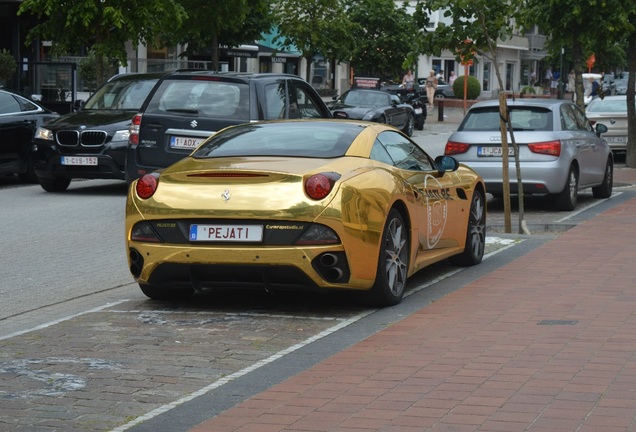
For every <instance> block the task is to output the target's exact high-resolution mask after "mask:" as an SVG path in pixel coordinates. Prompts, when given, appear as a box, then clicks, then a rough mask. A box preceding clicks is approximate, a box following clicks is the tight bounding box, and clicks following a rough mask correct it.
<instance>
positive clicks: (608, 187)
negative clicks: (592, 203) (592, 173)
mask: <svg viewBox="0 0 636 432" xmlns="http://www.w3.org/2000/svg"><path fill="white" fill-rule="evenodd" d="M613 187H614V164H613V163H612V158H611V157H610V158H608V159H607V165H605V175H604V176H603V183H601V184H600V185H599V186H596V187H593V188H592V195H593V196H594V198H609V197H611V196H612V189H613Z"/></svg>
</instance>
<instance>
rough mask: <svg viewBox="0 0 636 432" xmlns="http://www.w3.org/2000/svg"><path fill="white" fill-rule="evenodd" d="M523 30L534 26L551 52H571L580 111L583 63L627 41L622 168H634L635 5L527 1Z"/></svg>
mask: <svg viewBox="0 0 636 432" xmlns="http://www.w3.org/2000/svg"><path fill="white" fill-rule="evenodd" d="M522 20H523V21H522V22H523V24H524V25H525V26H526V27H529V26H533V25H537V26H538V27H539V28H540V29H541V30H542V32H544V33H545V34H546V36H547V40H548V44H549V47H550V49H551V50H552V51H554V50H556V49H557V48H558V49H560V48H561V47H563V48H565V49H567V50H570V51H571V53H572V62H573V64H574V72H575V73H576V83H575V88H576V100H577V104H579V105H580V106H581V107H583V80H582V76H581V74H582V73H583V72H584V64H585V60H586V59H587V58H588V56H589V55H590V54H592V53H595V54H596V55H597V56H598V55H599V53H602V52H606V51H607V49H608V47H612V46H613V45H614V44H617V43H621V41H624V40H625V35H627V40H628V44H629V48H628V50H627V52H628V53H630V55H628V69H629V72H630V74H629V82H628V93H627V115H628V139H627V141H628V144H627V157H626V159H625V164H626V165H627V166H628V167H636V110H635V109H634V100H635V97H634V79H635V77H634V75H636V57H635V56H634V55H633V53H634V52H635V50H636V39H635V38H636V4H634V2H625V1H622V0H603V1H601V2H599V1H597V0H558V1H551V2H546V1H544V0H526V7H525V11H524V14H523V16H522Z"/></svg>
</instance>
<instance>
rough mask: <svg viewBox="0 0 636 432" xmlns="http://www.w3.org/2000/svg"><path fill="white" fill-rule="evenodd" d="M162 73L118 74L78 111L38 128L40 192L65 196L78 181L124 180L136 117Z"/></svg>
mask: <svg viewBox="0 0 636 432" xmlns="http://www.w3.org/2000/svg"><path fill="white" fill-rule="evenodd" d="M162 75H163V74H121V75H116V76H114V77H112V78H111V79H110V80H108V82H106V83H105V84H104V85H103V86H101V87H100V88H99V89H98V90H97V91H96V92H95V93H94V94H93V95H92V96H91V97H90V98H89V99H88V100H87V101H86V103H85V104H84V105H83V106H82V107H81V108H80V109H79V110H78V111H76V112H73V113H70V114H66V115H63V116H61V117H59V118H57V119H55V120H53V121H51V122H49V123H47V124H46V125H44V126H42V127H40V128H38V130H37V132H36V135H35V142H36V144H37V148H38V151H37V152H35V153H34V157H33V159H34V166H35V172H36V174H37V176H38V180H39V182H40V185H41V186H42V188H43V189H44V190H46V191H48V192H63V191H65V190H66V189H67V188H68V186H69V184H70V183H71V180H72V179H78V178H91V179H117V180H124V178H125V176H124V173H125V162H126V147H127V145H128V135H129V129H130V124H131V123H132V118H133V116H134V115H135V114H137V111H138V110H139V108H140V107H141V104H142V103H143V102H144V100H145V99H146V97H147V96H148V94H149V93H150V90H152V88H153V86H154V85H155V84H156V83H157V81H158V80H159V78H160V77H161V76H162Z"/></svg>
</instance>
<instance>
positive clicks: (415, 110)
mask: <svg viewBox="0 0 636 432" xmlns="http://www.w3.org/2000/svg"><path fill="white" fill-rule="evenodd" d="M413 111H414V112H415V114H422V108H415V109H414V110H413Z"/></svg>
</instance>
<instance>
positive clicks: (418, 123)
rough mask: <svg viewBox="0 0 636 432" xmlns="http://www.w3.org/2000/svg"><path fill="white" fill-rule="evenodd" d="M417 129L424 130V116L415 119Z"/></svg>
mask: <svg viewBox="0 0 636 432" xmlns="http://www.w3.org/2000/svg"><path fill="white" fill-rule="evenodd" d="M415 129H417V130H424V116H420V117H418V118H416V119H415Z"/></svg>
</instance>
